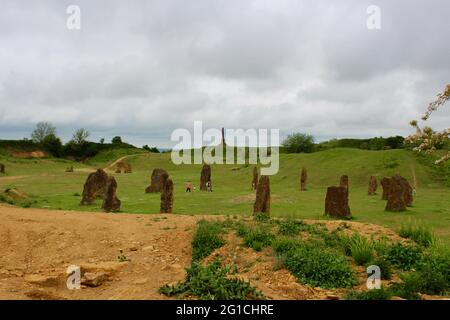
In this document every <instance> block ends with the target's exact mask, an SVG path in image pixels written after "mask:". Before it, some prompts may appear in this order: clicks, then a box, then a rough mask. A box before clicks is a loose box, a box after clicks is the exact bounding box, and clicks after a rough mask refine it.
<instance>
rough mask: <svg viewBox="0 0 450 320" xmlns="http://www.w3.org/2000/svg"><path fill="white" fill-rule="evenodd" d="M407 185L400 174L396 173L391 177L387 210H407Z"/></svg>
mask: <svg viewBox="0 0 450 320" xmlns="http://www.w3.org/2000/svg"><path fill="white" fill-rule="evenodd" d="M404 192H405V185H404V182H403V181H402V178H401V177H400V175H398V174H396V175H394V176H393V177H392V178H391V185H390V187H389V194H388V197H387V203H386V208H385V210H386V211H391V212H399V211H405V210H406V202H405V199H404Z"/></svg>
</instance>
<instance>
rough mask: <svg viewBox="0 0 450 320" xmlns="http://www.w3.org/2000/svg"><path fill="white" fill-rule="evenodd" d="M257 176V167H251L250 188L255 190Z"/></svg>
mask: <svg viewBox="0 0 450 320" xmlns="http://www.w3.org/2000/svg"><path fill="white" fill-rule="evenodd" d="M258 177H259V174H258V167H253V178H252V190H256V187H258Z"/></svg>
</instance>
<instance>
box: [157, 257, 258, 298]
mask: <svg viewBox="0 0 450 320" xmlns="http://www.w3.org/2000/svg"><path fill="white" fill-rule="evenodd" d="M230 271H231V268H230V267H226V266H222V265H221V264H220V260H218V259H216V260H214V261H213V262H211V263H210V264H209V265H207V266H202V265H201V264H199V263H196V262H194V263H193V264H192V265H191V266H190V267H189V268H187V269H186V279H185V280H184V281H182V282H178V283H177V284H175V285H164V286H162V287H161V288H159V292H160V293H162V294H165V295H167V296H173V295H179V296H181V297H186V296H195V297H198V298H199V299H202V300H247V299H263V298H264V296H263V295H262V293H260V292H259V291H258V290H257V289H255V288H253V287H252V286H251V285H250V283H248V282H245V281H243V280H241V279H236V278H230V277H229V274H230Z"/></svg>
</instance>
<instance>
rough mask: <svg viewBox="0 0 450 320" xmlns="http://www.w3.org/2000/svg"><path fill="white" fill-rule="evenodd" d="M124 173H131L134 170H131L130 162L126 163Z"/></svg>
mask: <svg viewBox="0 0 450 320" xmlns="http://www.w3.org/2000/svg"><path fill="white" fill-rule="evenodd" d="M123 172H124V173H131V172H132V170H131V164H129V163H125V164H124V171H123Z"/></svg>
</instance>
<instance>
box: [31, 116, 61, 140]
mask: <svg viewBox="0 0 450 320" xmlns="http://www.w3.org/2000/svg"><path fill="white" fill-rule="evenodd" d="M49 136H54V137H56V128H55V126H54V125H52V124H51V123H50V122H46V121H43V122H39V123H38V124H37V125H36V129H34V131H33V133H32V134H31V139H33V141H34V142H35V143H43V142H44V141H45V139H46V138H48V137H49Z"/></svg>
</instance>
